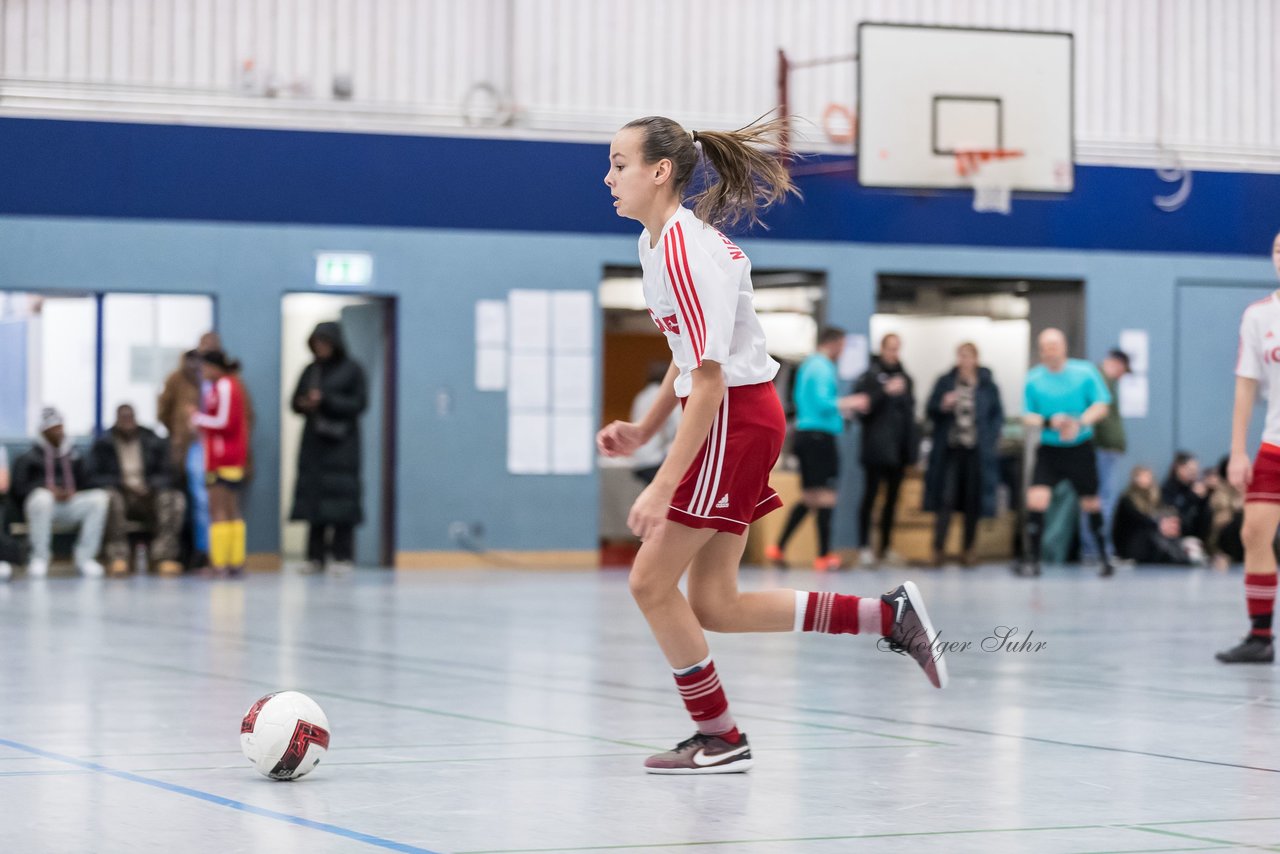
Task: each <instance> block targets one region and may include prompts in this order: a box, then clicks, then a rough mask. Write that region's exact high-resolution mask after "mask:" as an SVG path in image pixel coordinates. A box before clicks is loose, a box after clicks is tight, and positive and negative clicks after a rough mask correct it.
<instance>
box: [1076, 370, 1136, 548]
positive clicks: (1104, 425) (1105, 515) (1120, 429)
mask: <svg viewBox="0 0 1280 854" xmlns="http://www.w3.org/2000/svg"><path fill="white" fill-rule="evenodd" d="M1127 373H1129V355H1128V354H1127V353H1125V351H1123V350H1120V349H1113V350H1111V351H1110V352H1109V353H1107V357H1106V358H1105V359H1103V360H1102V380H1103V382H1105V383H1106V385H1107V392H1108V393H1109V394H1110V395H1111V406H1110V407H1108V408H1107V414H1106V417H1105V418H1103V419H1102V420H1101V421H1099V422H1098V425H1097V427H1095V428H1094V431H1093V446H1094V456H1095V457H1096V458H1097V461H1098V500H1099V501H1100V502H1101V503H1102V521H1103V527H1102V530H1103V533H1104V543H1103V546H1102V547H1103V548H1104V549H1106V551H1107V554H1109V555H1114V554H1115V548H1114V543H1110V542H1106V541H1105V540H1106V537H1105V534H1106V532H1107V531H1109V530H1110V526H1111V518H1112V515H1113V513H1114V512H1115V503H1116V483H1115V480H1116V469H1117V467H1118V466H1119V463H1120V458H1121V457H1123V456H1124V452H1125V447H1126V438H1125V433H1124V419H1123V418H1121V417H1120V403H1119V402H1120V396H1119V395H1120V378H1121V377H1123V376H1124V375H1125V374H1127ZM1099 558H1100V555H1099V553H1098V546H1097V545H1096V544H1095V543H1094V541H1093V538H1092V537H1090V536H1089V520H1088V517H1087V516H1085V515H1084V514H1081V516H1080V559H1081V560H1082V561H1086V562H1090V563H1094V562H1097V561H1098V560H1099Z"/></svg>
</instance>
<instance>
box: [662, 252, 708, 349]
mask: <svg viewBox="0 0 1280 854" xmlns="http://www.w3.org/2000/svg"><path fill="white" fill-rule="evenodd" d="M673 247H674V242H673V241H672V240H671V234H670V232H668V233H667V236H666V237H664V238H663V240H662V249H663V254H664V255H665V256H666V259H667V277H668V278H669V279H670V280H671V291H672V292H673V293H674V294H675V296H676V304H677V305H678V306H679V307H680V313H681V314H682V315H684V330H685V331H686V332H687V333H688V334H689V341H690V343H691V344H692V345H693V349H694V355H695V356H696V355H697V353H698V349H699V348H698V329H697V324H695V323H694V322H693V317H692V312H691V310H690V307H689V304H688V302H687V301H686V300H685V295H684V289H683V288H681V287H680V277H679V275H678V273H677V272H676V262H675V249H674V248H673ZM699 364H701V362H699Z"/></svg>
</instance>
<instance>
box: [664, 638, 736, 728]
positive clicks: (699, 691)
mask: <svg viewBox="0 0 1280 854" xmlns="http://www.w3.org/2000/svg"><path fill="white" fill-rule="evenodd" d="M673 672H674V673H675V677H676V687H677V688H679V689H680V699H682V700H684V707H685V708H686V709H688V710H689V715H690V716H691V717H692V718H693V721H694V723H696V724H697V725H698V732H701V733H705V734H707V735H718V736H720V737H721V738H723V739H724V740H725V741H727V742H729V743H730V744H737V743H738V739H739V738H740V735H739V733H738V725H737V724H736V723H734V720H733V716H732V715H730V714H729V698H728V697H726V696H725V695H724V688H722V687H720V677H719V676H717V675H716V665H715V662H713V661H712V660H711V656H707V657H706V658H704V659H703V660H702V661H699V662H698V663H697V664H695V665H693V666H692V667H686V668H684V669H683V670H676V671H673Z"/></svg>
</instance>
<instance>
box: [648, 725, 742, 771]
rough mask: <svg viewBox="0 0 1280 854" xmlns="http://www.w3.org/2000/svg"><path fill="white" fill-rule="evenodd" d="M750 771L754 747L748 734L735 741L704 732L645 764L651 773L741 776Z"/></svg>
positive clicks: (657, 755)
mask: <svg viewBox="0 0 1280 854" xmlns="http://www.w3.org/2000/svg"><path fill="white" fill-rule="evenodd" d="M750 768H751V745H749V744H748V743H747V735H746V733H739V735H738V740H737V741H736V742H732V741H727V740H725V739H723V738H721V737H720V736H718V735H707V734H706V733H703V732H700V733H697V734H695V735H694V736H693V737H692V738H686V739H685V740H684V741H682V742H680V743H679V744H677V745H676V746H675V747H674V748H672V749H671V750H668V751H667V752H666V753H655V754H654V755H653V756H650V757H649V758H648V759H646V760H645V761H644V770H645V771H647V772H649V773H650V774H739V773H741V772H743V771H747V770H750Z"/></svg>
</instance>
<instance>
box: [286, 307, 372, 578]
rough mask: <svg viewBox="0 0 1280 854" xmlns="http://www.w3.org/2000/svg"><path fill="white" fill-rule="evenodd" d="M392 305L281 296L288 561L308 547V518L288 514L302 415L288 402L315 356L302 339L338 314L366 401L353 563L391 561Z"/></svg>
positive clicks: (362, 427)
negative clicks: (365, 389)
mask: <svg viewBox="0 0 1280 854" xmlns="http://www.w3.org/2000/svg"><path fill="white" fill-rule="evenodd" d="M395 313H396V304H395V299H394V298H393V297H384V296H369V295H365V294H358V295H357V294H317V293H299V294H286V295H285V297H284V299H283V301H282V303H281V318H282V320H281V335H280V341H281V352H280V532H281V536H280V549H281V553H282V556H283V558H284V559H285V560H286V561H296V560H301V559H302V558H303V557H304V556H305V555H306V544H307V525H306V523H304V522H294V521H291V520H290V519H289V515H290V512H291V511H292V509H293V498H294V486H295V484H296V482H297V475H298V450H299V447H300V445H301V442H302V427H303V419H302V417H301V416H299V415H298V414H296V413H295V412H294V411H293V409H292V398H293V393H294V390H295V388H296V387H297V383H298V378H299V377H300V376H301V375H302V372H303V370H304V369H305V368H306V366H307V365H308V364H310V363H311V361H312V360H313V359H314V356H313V355H312V353H311V351H310V349H309V348H308V346H307V339H308V338H309V337H310V336H311V333H312V332H313V331H314V330H315V328H316V325H317V324H319V323H323V322H336V323H337V324H338V325H339V326H340V327H341V329H342V336H343V339H344V342H345V344H346V349H347V353H348V355H349V356H350V357H351V358H352V359H354V360H355V361H356V362H358V363H359V364H360V366H361V367H362V368H364V372H365V377H366V379H367V382H368V393H369V404H368V408H367V409H366V410H365V412H364V415H363V416H362V417H361V419H360V461H361V464H360V477H361V500H362V505H363V510H364V523H363V524H362V525H361V526H360V527H358V528H357V529H356V552H355V558H356V563H357V564H358V565H359V566H362V567H369V566H376V567H391V566H392V565H393V564H394V560H395V512H394V508H395V451H394V449H395V408H396V377H395V329H396V322H395Z"/></svg>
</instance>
